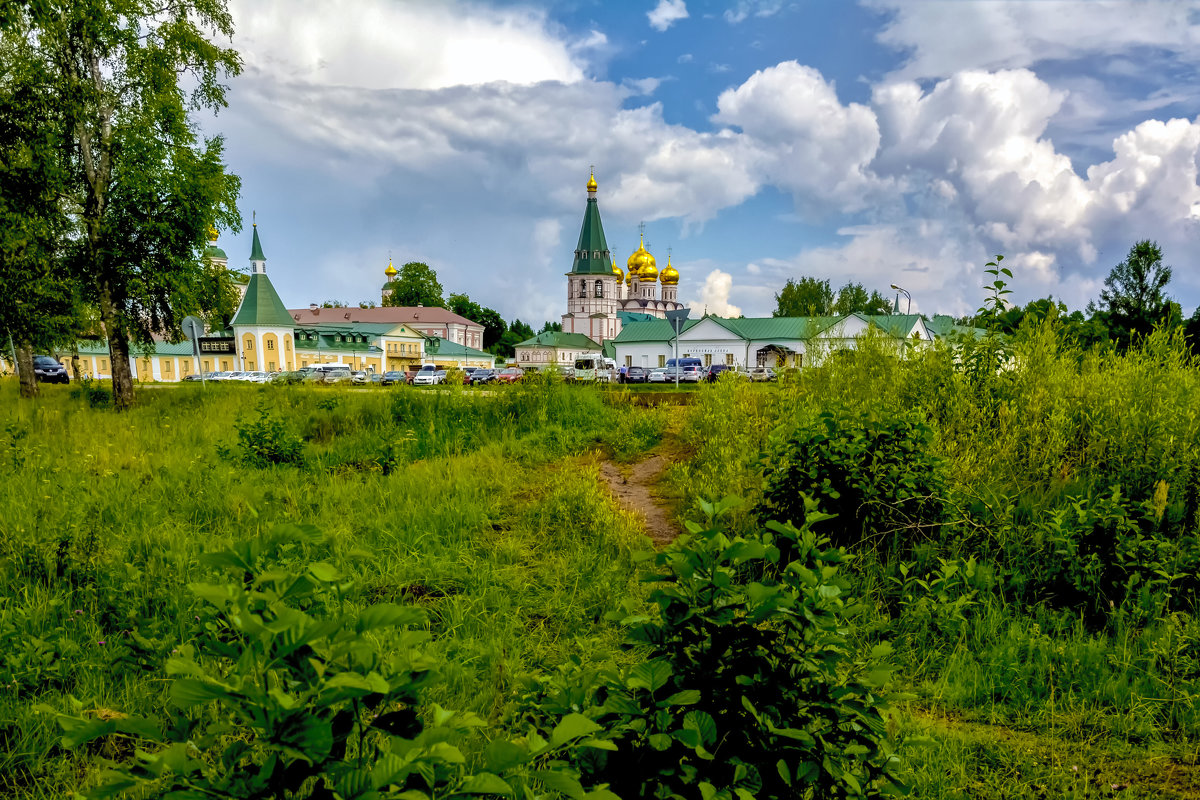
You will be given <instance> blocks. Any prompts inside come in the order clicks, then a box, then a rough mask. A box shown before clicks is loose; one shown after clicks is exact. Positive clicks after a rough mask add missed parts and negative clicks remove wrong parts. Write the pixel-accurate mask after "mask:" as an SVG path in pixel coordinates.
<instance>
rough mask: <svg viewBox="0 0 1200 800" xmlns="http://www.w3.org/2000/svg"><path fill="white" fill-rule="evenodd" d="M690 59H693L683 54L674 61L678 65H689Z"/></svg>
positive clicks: (689, 55)
mask: <svg viewBox="0 0 1200 800" xmlns="http://www.w3.org/2000/svg"><path fill="white" fill-rule="evenodd" d="M692 58H693V56H692V54H691V53H684V54H683V55H681V56H680V57H679V58H677V59H675V60H676V61H677V62H679V63H680V64H690V63H691V62H692Z"/></svg>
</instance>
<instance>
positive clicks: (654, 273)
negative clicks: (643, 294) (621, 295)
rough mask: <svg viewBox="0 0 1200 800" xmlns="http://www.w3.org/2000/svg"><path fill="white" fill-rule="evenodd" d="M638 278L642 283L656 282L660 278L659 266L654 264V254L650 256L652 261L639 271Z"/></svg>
mask: <svg viewBox="0 0 1200 800" xmlns="http://www.w3.org/2000/svg"><path fill="white" fill-rule="evenodd" d="M646 255H650V254H649V253H647V254H646ZM638 280H639V281H641V282H642V283H654V282H655V281H656V280H658V268H657V267H655V266H654V256H650V261H649V262H648V263H647V264H646V265H645V266H644V267H642V268H641V270H639V271H638Z"/></svg>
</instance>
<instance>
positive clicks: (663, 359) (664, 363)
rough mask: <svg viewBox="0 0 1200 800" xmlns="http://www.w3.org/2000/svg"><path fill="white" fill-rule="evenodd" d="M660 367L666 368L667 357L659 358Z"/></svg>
mask: <svg viewBox="0 0 1200 800" xmlns="http://www.w3.org/2000/svg"><path fill="white" fill-rule="evenodd" d="M658 365H659V366H660V367H665V366H666V365H667V357H666V356H659V357H658Z"/></svg>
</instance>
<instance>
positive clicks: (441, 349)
mask: <svg viewBox="0 0 1200 800" xmlns="http://www.w3.org/2000/svg"><path fill="white" fill-rule="evenodd" d="M425 353H426V355H428V356H431V357H432V356H441V357H443V358H449V357H453V356H465V357H467V358H490V359H492V360H493V361H494V360H495V358H496V357H495V356H493V355H492V354H491V353H485V352H484V351H482V350H476V349H475V348H474V347H467V346H466V345H463V344H458V343H457V342H451V341H449V340H448V339H443V338H441V337H440V336H439V337H437V338H436V339H434V341H433V342H431V343H429V344H427V345H425Z"/></svg>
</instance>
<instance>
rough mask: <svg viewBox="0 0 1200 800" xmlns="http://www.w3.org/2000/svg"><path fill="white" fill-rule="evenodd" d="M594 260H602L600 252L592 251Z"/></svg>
mask: <svg viewBox="0 0 1200 800" xmlns="http://www.w3.org/2000/svg"><path fill="white" fill-rule="evenodd" d="M592 258H600V251H599V250H593V251H592Z"/></svg>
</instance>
